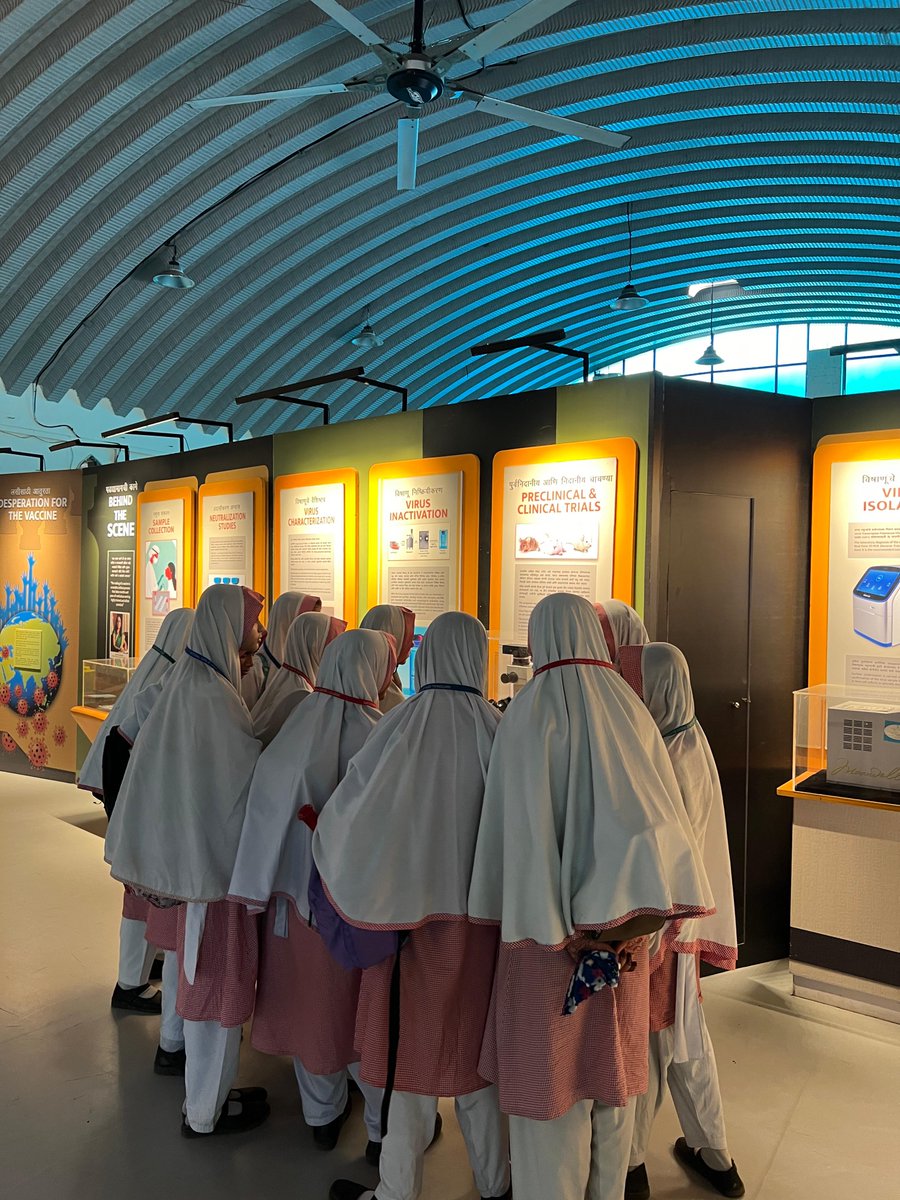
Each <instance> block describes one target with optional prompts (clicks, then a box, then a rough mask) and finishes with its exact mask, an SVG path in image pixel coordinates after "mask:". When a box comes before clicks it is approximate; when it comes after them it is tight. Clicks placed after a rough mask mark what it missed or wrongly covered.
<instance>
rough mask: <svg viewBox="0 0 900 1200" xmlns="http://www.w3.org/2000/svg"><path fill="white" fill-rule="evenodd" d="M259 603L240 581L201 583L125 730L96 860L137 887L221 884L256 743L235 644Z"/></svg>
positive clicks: (204, 889)
mask: <svg viewBox="0 0 900 1200" xmlns="http://www.w3.org/2000/svg"><path fill="white" fill-rule="evenodd" d="M261 604H262V599H261V597H255V594H254V593H252V592H250V591H249V590H248V589H245V588H240V587H235V586H234V585H231V584H216V585H214V586H213V587H210V588H207V590H206V591H205V592H204V593H203V595H202V596H201V597H200V601H199V603H198V605H197V611H196V614H195V617H194V625H193V629H192V631H191V636H190V639H189V642H188V645H187V647H186V648H185V652H184V654H183V656H182V658H181V659H180V660H179V662H178V664H177V665H176V666H175V667H173V668H172V671H171V673H170V675H169V677H168V679H167V681H166V684H167V686H166V688H165V689H164V690H163V692H162V694H161V695H160V696H159V698H158V700H157V702H156V704H155V705H154V707H153V709H152V711H151V712H150V714H149V716H148V717H147V719H146V721H145V722H144V724H143V726H142V727H141V729H140V732H139V733H138V736H137V739H136V740H135V743H134V748H133V750H132V752H131V759H130V761H129V764H128V769H127V771H126V772H125V778H124V780H123V781H122V787H121V790H120V792H119V797H118V800H117V802H116V807H115V809H114V811H113V815H112V818H111V820H110V823H109V830H108V832H107V835H106V861H107V862H108V863H109V864H110V868H111V874H112V875H113V877H114V878H115V879H118V880H120V881H121V882H122V883H127V884H130V885H131V886H133V887H135V888H137V889H138V890H139V891H142V892H145V893H147V894H150V895H155V896H159V897H161V898H166V899H170V900H185V901H197V902H211V901H215V900H221V899H223V898H224V897H225V896H226V895H227V894H228V884H229V882H230V880H231V872H232V869H233V867H234V857H235V854H236V853H237V846H238V841H239V839H240V833H241V826H242V824H243V820H244V809H245V806H246V803H247V794H248V792H249V789H250V779H251V777H252V775H253V768H254V766H255V765H256V760H257V758H258V757H259V752H260V744H259V742H258V741H257V740H256V739H255V738H254V737H253V733H252V730H251V727H250V715H249V713H248V712H247V709H246V708H245V706H244V704H243V702H242V700H241V697H240V694H239V691H238V689H239V687H240V682H241V668H240V659H239V655H238V652H239V649H240V645H241V641H242V639H243V637H244V630H245V628H246V626H247V623H248V622H249V624H252V620H251V619H250V618H252V619H253V620H255V619H256V617H257V616H258V615H259V611H260V608H261ZM254 609H255V614H254V611H253V610H254Z"/></svg>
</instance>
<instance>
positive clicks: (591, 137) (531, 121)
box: [469, 92, 631, 150]
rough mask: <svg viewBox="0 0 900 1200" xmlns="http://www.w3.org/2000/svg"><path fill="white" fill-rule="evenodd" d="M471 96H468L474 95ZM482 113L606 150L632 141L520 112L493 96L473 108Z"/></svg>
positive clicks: (595, 128)
mask: <svg viewBox="0 0 900 1200" xmlns="http://www.w3.org/2000/svg"><path fill="white" fill-rule="evenodd" d="M473 94H474V93H471V92H470V93H469V95H473ZM475 107H476V108H478V109H479V110H480V111H481V112H486V113H491V115H492V116H495V117H503V119H504V120H505V121H517V122H518V123H519V124H520V125H533V126H536V127H537V128H538V129H549V130H551V131H552V132H553V133H564V134H566V135H567V136H568V137H574V138H582V139H583V140H584V141H586V142H596V143H597V145H598V146H609V147H612V148H614V149H616V150H620V149H621V148H622V147H623V146H624V145H625V144H626V143H627V142H630V141H631V138H630V137H629V136H628V135H627V134H624V133H613V132H612V130H609V129H603V128H601V127H599V126H597V125H585V124H584V123H583V122H582V121H571V120H570V119H569V118H568V117H557V116H555V115H554V114H553V113H545V112H538V111H537V109H534V108H523V107H522V105H521V104H507V102H506V101H505V100H495V99H494V98H493V96H480V97H479V100H478V103H477V105H476V106H475Z"/></svg>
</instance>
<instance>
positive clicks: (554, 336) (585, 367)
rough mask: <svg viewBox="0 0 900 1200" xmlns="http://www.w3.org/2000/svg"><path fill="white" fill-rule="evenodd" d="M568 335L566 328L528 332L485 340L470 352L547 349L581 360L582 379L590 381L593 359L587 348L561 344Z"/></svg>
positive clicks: (475, 355) (499, 352)
mask: <svg viewBox="0 0 900 1200" xmlns="http://www.w3.org/2000/svg"><path fill="white" fill-rule="evenodd" d="M565 336H566V331H565V330H564V329H552V330H550V331H549V332H546V333H526V334H525V335H524V336H523V337H517V338H506V339H504V340H503V341H499V342H483V343H482V344H481V345H480V346H472V348H471V349H470V351H469V353H470V354H471V355H472V356H473V357H476V358H477V357H478V356H479V355H482V354H506V353H508V352H509V351H510V350H524V349H528V350H546V351H547V352H548V353H549V354H564V355H565V356H566V357H567V358H577V359H580V360H581V370H582V379H583V380H584V382H585V383H588V382H589V381H590V374H591V359H590V355H589V354H588V352H587V351H586V350H574V349H573V348H572V347H571V346H561V345H560V344H559V343H560V342H561V341H562V340H563V338H564V337H565Z"/></svg>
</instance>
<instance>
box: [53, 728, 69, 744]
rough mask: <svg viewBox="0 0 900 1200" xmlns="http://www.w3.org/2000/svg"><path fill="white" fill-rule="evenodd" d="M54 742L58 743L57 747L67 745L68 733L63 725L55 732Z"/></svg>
mask: <svg viewBox="0 0 900 1200" xmlns="http://www.w3.org/2000/svg"><path fill="white" fill-rule="evenodd" d="M53 740H54V742H56V744H57V746H64V745H65V744H66V731H65V730H64V729H63V727H62V725H57V726H56V728H55V729H54V730H53Z"/></svg>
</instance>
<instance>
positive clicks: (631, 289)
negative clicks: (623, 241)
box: [610, 203, 649, 312]
mask: <svg viewBox="0 0 900 1200" xmlns="http://www.w3.org/2000/svg"><path fill="white" fill-rule="evenodd" d="M625 219H626V221H627V222H628V282H627V283H626V284H625V286H624V287H623V288H622V290H621V292H619V294H618V296H617V297H616V298H615V300H613V302H612V304H611V305H610V308H618V309H619V310H620V311H622V312H636V311H637V310H638V309H639V308H645V307H646V306H647V304H649V301H648V300H645V299H644V297H643V296H642V295H641V294H640V293H639V292H638V290H637V288H636V287H635V286H634V284H633V283H632V282H631V275H632V261H633V255H632V234H631V204H630V203H628V204H626V206H625Z"/></svg>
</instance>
